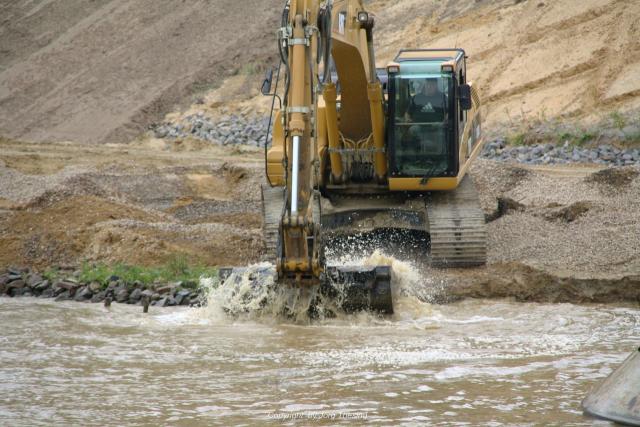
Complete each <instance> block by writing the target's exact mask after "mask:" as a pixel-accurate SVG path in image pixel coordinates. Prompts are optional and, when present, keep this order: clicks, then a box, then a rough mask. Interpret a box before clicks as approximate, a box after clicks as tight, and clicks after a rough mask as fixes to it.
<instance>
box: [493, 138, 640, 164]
mask: <svg viewBox="0 0 640 427" xmlns="http://www.w3.org/2000/svg"><path fill="white" fill-rule="evenodd" d="M482 157H484V158H486V159H491V160H499V161H503V162H518V163H524V164H528V165H554V164H568V163H587V164H598V165H606V166H631V165H636V164H640V149H638V148H633V149H632V148H628V149H624V150H621V149H618V148H616V147H614V146H612V145H608V144H604V145H599V146H597V147H595V148H583V147H578V146H575V145H572V144H569V143H568V142H565V143H564V144H561V145H556V144H549V143H548V144H535V145H526V146H517V147H515V146H507V144H506V142H505V141H504V140H502V139H496V140H494V141H491V142H489V143H487V144H486V145H485V147H484V149H483V151H482Z"/></svg>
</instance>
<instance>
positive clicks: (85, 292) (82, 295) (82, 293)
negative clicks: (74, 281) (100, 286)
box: [73, 286, 93, 301]
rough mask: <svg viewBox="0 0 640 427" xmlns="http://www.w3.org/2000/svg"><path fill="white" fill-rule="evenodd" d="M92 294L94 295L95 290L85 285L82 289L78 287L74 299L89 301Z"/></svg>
mask: <svg viewBox="0 0 640 427" xmlns="http://www.w3.org/2000/svg"><path fill="white" fill-rule="evenodd" d="M92 296H93V292H91V289H89V287H88V286H83V287H81V288H80V289H78V291H77V292H76V294H75V296H74V297H73V299H74V300H75V301H88V300H90V299H91V297H92Z"/></svg>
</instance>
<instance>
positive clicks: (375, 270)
mask: <svg viewBox="0 0 640 427" xmlns="http://www.w3.org/2000/svg"><path fill="white" fill-rule="evenodd" d="M247 275H248V276H247ZM276 276H277V275H276V273H275V269H274V268H258V269H248V268H221V269H220V270H219V272H218V278H219V280H220V283H221V284H224V285H225V286H236V287H237V286H239V285H240V284H241V283H243V282H244V283H247V282H248V284H249V286H250V288H251V289H254V290H256V291H257V290H258V288H259V287H262V286H292V287H293V286H295V285H294V284H293V283H291V282H288V281H285V282H274V280H276ZM229 280H232V281H233V283H225V282H228V281H229ZM317 285H319V292H320V294H321V295H322V297H323V299H324V298H329V299H331V300H332V301H334V302H335V305H334V307H337V308H338V309H339V310H342V311H344V312H346V313H353V312H358V311H372V312H377V313H380V314H393V299H392V292H391V268H390V267H389V266H377V267H342V266H329V267H327V268H326V270H325V272H324V273H323V274H322V275H321V277H320V280H319V281H318V283H317ZM297 287H298V288H300V286H297ZM302 287H309V288H311V287H310V286H309V285H304V286H302ZM245 291H246V288H245ZM256 294H257V295H264V294H263V293H259V292H256ZM247 297H250V295H248V296H247ZM266 303H267V301H262V304H266ZM314 312H315V307H313V304H312V306H311V307H309V313H310V315H311V314H312V313H314Z"/></svg>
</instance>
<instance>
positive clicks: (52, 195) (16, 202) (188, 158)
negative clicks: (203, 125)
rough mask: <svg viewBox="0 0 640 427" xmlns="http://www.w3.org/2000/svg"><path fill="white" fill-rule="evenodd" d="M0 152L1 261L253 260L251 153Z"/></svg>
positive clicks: (256, 229) (256, 230) (256, 235)
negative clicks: (180, 258) (241, 155)
mask: <svg viewBox="0 0 640 427" xmlns="http://www.w3.org/2000/svg"><path fill="white" fill-rule="evenodd" d="M0 146H1V149H0V152H1V153H2V154H1V155H0V182H1V183H2V186H0V187H1V188H0V242H1V244H0V265H5V266H8V265H20V266H34V267H39V268H47V267H51V266H55V265H68V264H72V265H77V264H78V263H79V262H81V260H95V261H102V262H108V263H113V262H124V263H129V264H142V265H155V264H162V263H163V262H166V261H167V260H168V259H170V258H171V256H173V255H175V254H177V253H180V254H184V255H186V256H187V257H188V258H189V259H190V260H191V261H193V262H196V261H197V262H202V263H206V264H209V265H225V264H237V263H239V262H247V261H249V262H251V261H256V260H257V259H258V258H259V256H260V252H261V214H260V190H259V188H260V183H261V179H262V173H261V166H262V165H261V164H260V163H259V161H258V158H259V157H258V156H255V155H253V156H249V157H248V158H247V157H239V156H238V155H237V154H234V153H233V152H232V151H231V150H226V151H222V150H216V149H202V148H201V147H196V148H195V149H193V147H190V146H189V144H188V143H186V142H185V143H182V144H179V145H171V146H168V147H164V146H163V148H159V147H157V146H153V145H137V146H126V147H125V146H109V145H100V146H86V145H76V144H24V143H12V142H8V141H2V142H0ZM192 149H193V150H192Z"/></svg>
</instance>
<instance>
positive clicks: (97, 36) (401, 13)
mask: <svg viewBox="0 0 640 427" xmlns="http://www.w3.org/2000/svg"><path fill="white" fill-rule="evenodd" d="M366 4H367V6H368V7H369V8H371V10H373V11H374V12H375V13H376V14H377V21H378V27H377V29H376V37H377V42H376V43H377V47H378V59H379V63H380V65H384V64H385V63H386V61H388V60H390V59H392V58H393V57H394V55H395V53H396V52H397V50H398V49H400V48H402V47H418V46H419V47H451V46H459V47H464V48H465V49H466V50H467V53H468V54H469V73H470V75H471V76H472V78H473V79H474V80H475V81H476V82H477V83H478V84H479V85H480V87H481V89H482V91H481V93H482V97H483V99H484V103H485V105H486V106H487V111H486V123H485V124H486V126H485V128H486V129H487V130H488V131H490V132H492V131H496V130H499V129H500V126H498V125H499V124H504V123H507V124H508V123H520V122H522V121H526V120H532V119H535V118H541V117H545V118H553V117H557V116H560V115H565V116H569V117H572V118H580V119H582V118H584V119H587V120H592V119H594V118H596V117H597V116H601V115H605V116H606V115H608V114H609V113H610V112H612V111H618V110H620V111H625V110H637V109H639V108H640V96H638V95H640V77H639V76H640V59H639V58H640V56H639V55H638V54H639V53H640V43H638V40H639V39H640V19H639V17H640V2H637V1H635V0H581V1H577V0H553V1H549V0H480V1H478V0H400V1H396V0H393V1H391V0H368V1H366ZM281 7H282V1H280V0H262V1H260V0H246V1H242V2H236V1H231V0H210V1H205V0H184V1H182V2H180V3H177V2H175V1H169V0H153V1H152V0H137V1H129V0H100V1H91V2H87V1H83V0H65V1H51V0H19V1H14V2H4V3H3V4H2V5H0V16H2V18H1V20H2V21H1V25H0V135H4V136H9V137H14V138H19V139H23V140H33V141H54V140H58V141H59V140H73V141H78V142H125V141H128V140H130V139H132V138H133V137H135V136H136V135H137V134H139V133H140V132H142V131H144V130H145V129H146V128H147V126H148V125H149V124H151V123H152V122H154V121H157V120H159V119H160V118H161V117H163V116H164V114H166V113H169V112H172V111H174V110H175V109H176V108H177V107H178V106H186V105H188V104H191V103H192V102H193V100H194V99H193V97H194V96H193V94H194V93H199V92H203V91H206V89H210V88H214V87H216V86H218V85H220V84H221V83H222V82H223V81H224V79H226V78H227V77H229V76H230V75H233V74H235V73H237V72H238V71H239V70H240V71H242V70H244V71H245V72H246V70H248V69H255V68H260V67H263V66H264V65H265V64H272V63H275V57H276V53H275V51H274V49H273V47H274V46H273V38H274V35H273V34H274V31H275V29H276V26H277V16H278V14H279V12H280V8H281ZM256 64H257V66H256ZM259 79H260V75H258V74H253V75H251V76H249V77H248V78H243V79H241V80H242V81H244V82H245V83H244V84H240V85H239V87H233V88H230V90H229V91H228V92H227V93H226V97H225V99H224V101H228V100H229V99H230V98H234V99H235V98H238V97H240V98H245V97H246V96H247V95H248V94H249V93H250V90H249V89H252V90H254V92H255V88H254V86H257V81H258V80H259ZM232 86H234V85H232ZM236 86H237V85H236ZM638 120H640V117H638Z"/></svg>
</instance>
